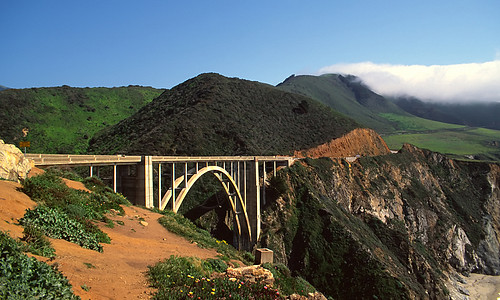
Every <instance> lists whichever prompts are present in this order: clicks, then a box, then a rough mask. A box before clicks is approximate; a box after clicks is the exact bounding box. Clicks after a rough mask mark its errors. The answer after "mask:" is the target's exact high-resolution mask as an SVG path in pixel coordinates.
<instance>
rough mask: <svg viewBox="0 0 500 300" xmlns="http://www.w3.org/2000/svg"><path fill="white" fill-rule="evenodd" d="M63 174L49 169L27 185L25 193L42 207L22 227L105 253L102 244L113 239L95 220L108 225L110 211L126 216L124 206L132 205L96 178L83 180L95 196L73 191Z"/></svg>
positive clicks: (26, 181) (30, 180) (25, 185)
mask: <svg viewBox="0 0 500 300" xmlns="http://www.w3.org/2000/svg"><path fill="white" fill-rule="evenodd" d="M59 173H60V172H59ZM59 173H58V171H57V170H48V171H47V172H45V173H44V174H42V175H40V176H35V177H32V178H29V179H26V180H25V181H24V182H23V187H22V191H23V192H24V193H26V194H27V195H28V196H30V197H31V199H33V200H34V201H36V202H37V203H38V204H39V205H38V206H37V207H36V208H35V209H32V210H28V211H27V212H26V214H25V216H24V217H23V218H22V221H21V222H22V224H23V225H24V226H30V227H32V228H35V229H36V230H39V231H41V232H42V233H44V234H46V235H47V236H49V237H52V238H60V239H65V240H67V241H70V242H73V243H76V244H79V245H80V246H82V247H84V248H88V249H92V250H97V251H102V246H101V245H99V243H109V242H110V238H109V236H108V235H107V234H106V233H104V232H103V231H101V230H100V229H99V228H98V227H97V226H96V225H95V224H94V223H93V222H92V221H93V220H99V221H103V222H105V221H106V218H105V216H104V215H105V213H106V212H108V211H109V210H111V209H114V210H116V211H119V212H121V213H123V208H122V207H121V206H120V205H121V204H125V205H130V202H128V201H127V199H126V198H125V197H123V195H120V194H115V193H114V192H113V191H112V190H111V189H110V188H109V187H107V186H106V185H105V184H103V183H102V181H100V180H99V179H97V178H93V177H91V178H86V179H84V180H83V182H84V183H85V184H86V186H87V188H89V189H90V190H91V191H92V193H88V192H85V191H80V190H75V189H71V188H69V187H68V186H66V184H64V182H63V181H62V179H61V178H60V177H59V176H58V175H60V174H59ZM76 178H77V177H76ZM29 230H32V229H29ZM35 251H38V250H35Z"/></svg>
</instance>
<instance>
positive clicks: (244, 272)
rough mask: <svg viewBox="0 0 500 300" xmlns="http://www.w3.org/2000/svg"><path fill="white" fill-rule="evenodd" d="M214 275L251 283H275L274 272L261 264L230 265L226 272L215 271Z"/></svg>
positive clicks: (269, 284)
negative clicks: (246, 265)
mask: <svg viewBox="0 0 500 300" xmlns="http://www.w3.org/2000/svg"><path fill="white" fill-rule="evenodd" d="M213 277H215V278H217V277H228V278H234V279H237V280H241V281H245V282H250V283H256V282H261V283H263V284H265V285H267V286H273V284H274V276H273V273H271V271H269V270H267V269H265V268H263V267H261V266H259V265H254V266H248V267H241V268H231V267H229V268H227V270H226V272H225V273H214V275H213Z"/></svg>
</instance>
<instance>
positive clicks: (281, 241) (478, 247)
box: [261, 145, 500, 299]
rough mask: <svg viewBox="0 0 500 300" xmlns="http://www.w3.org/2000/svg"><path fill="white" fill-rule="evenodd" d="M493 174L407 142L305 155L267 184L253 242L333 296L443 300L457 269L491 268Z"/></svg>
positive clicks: (498, 220)
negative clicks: (387, 148) (352, 154)
mask: <svg viewBox="0 0 500 300" xmlns="http://www.w3.org/2000/svg"><path fill="white" fill-rule="evenodd" d="M499 180H500V167H499V166H498V165H495V164H483V163H466V162H459V161H454V160H450V159H447V158H446V157H445V156H443V155H441V154H438V153H433V152H429V151H425V150H420V149H418V148H415V147H413V146H410V145H405V146H404V147H403V149H402V150H401V151H400V152H399V153H398V154H389V155H384V156H378V157H362V158H360V159H358V160H357V161H355V162H354V163H352V164H350V163H348V162H346V161H345V160H343V159H328V158H323V159H305V160H302V161H300V162H297V163H295V165H294V166H292V167H291V168H290V169H287V170H283V171H281V172H280V173H279V174H278V176H277V177H276V178H273V179H272V180H271V186H270V189H271V191H273V193H268V194H270V195H271V196H272V197H270V198H269V199H267V201H268V205H267V207H266V208H265V213H264V216H263V224H264V229H263V235H262V239H261V244H262V245H263V246H267V247H269V248H271V249H273V250H275V253H276V256H277V259H278V261H280V262H283V263H285V264H287V265H289V267H290V268H291V269H292V270H293V271H294V272H296V273H298V274H301V275H302V276H304V277H305V278H306V279H308V280H309V281H310V282H311V283H312V284H314V285H315V286H316V287H318V288H319V289H320V290H322V291H323V292H324V293H325V294H327V295H330V296H333V297H334V298H368V297H369V298H371V297H372V296H373V295H376V296H377V297H379V298H381V297H382V298H400V297H403V298H423V299H435V298H437V299H444V298H449V297H450V295H451V296H454V295H455V296H456V295H458V293H459V291H458V288H457V287H456V286H457V285H456V281H457V280H461V279H460V277H461V275H459V274H463V275H467V274H468V273H470V272H477V273H485V274H495V275H497V274H500V264H499V255H500V252H499V238H498V237H499V232H500V231H499V230H500V208H499V201H500V190H499V186H500V184H499V183H500V182H499Z"/></svg>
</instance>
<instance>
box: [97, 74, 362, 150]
mask: <svg viewBox="0 0 500 300" xmlns="http://www.w3.org/2000/svg"><path fill="white" fill-rule="evenodd" d="M358 127H361V126H360V125H359V124H358V123H356V122H355V121H354V120H352V119H349V118H347V117H345V116H343V115H341V114H340V113H337V112H335V111H333V110H332V109H331V108H329V107H327V106H325V105H323V104H321V103H319V102H317V101H315V100H313V99H310V98H307V97H304V96H301V95H297V94H293V93H288V92H285V91H282V90H280V89H277V88H275V87H273V86H271V85H267V84H263V83H260V82H255V81H248V80H243V79H237V78H228V77H224V76H222V75H219V74H215V73H206V74H201V75H198V76H196V77H194V78H192V79H189V80H187V81H185V82H183V83H181V84H179V85H177V86H176V87H174V88H172V89H170V90H167V91H165V92H164V93H162V95H160V96H159V97H158V98H156V99H155V100H154V101H153V102H152V103H150V104H148V105H146V106H145V107H143V108H142V109H141V110H139V111H138V112H137V113H136V114H134V115H133V116H131V117H130V118H128V119H126V120H123V121H122V122H120V123H118V124H117V125H115V126H113V127H110V128H107V129H105V130H103V131H101V132H100V133H99V134H97V135H96V136H95V137H94V138H93V139H92V140H91V142H90V147H89V150H90V151H91V152H93V153H127V154H136V153H142V154H145V153H146V154H154V155H276V154H291V153H292V152H293V151H294V150H296V149H302V148H310V147H313V146H316V145H319V144H322V143H325V142H328V141H330V140H331V139H333V138H337V137H340V136H342V135H343V134H346V133H347V132H349V131H351V130H352V129H354V128H358ZM122 144H123V145H122Z"/></svg>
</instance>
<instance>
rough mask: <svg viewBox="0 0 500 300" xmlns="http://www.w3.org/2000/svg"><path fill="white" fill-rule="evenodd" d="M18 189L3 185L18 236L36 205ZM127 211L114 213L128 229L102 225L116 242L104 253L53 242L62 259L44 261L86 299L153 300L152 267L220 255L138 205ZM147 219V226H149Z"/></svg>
mask: <svg viewBox="0 0 500 300" xmlns="http://www.w3.org/2000/svg"><path fill="white" fill-rule="evenodd" d="M70 184H71V183H70ZM18 187H20V185H19V184H17V183H14V182H9V181H0V230H3V231H9V233H10V234H11V235H12V236H13V237H20V236H22V231H23V228H22V227H21V226H19V225H16V223H17V219H19V218H21V217H22V216H23V215H24V211H25V210H26V209H27V208H30V207H34V206H35V203H34V202H33V201H31V200H30V199H29V197H27V196H26V195H25V194H24V193H22V192H19V191H17V188H18ZM124 209H125V215H124V216H119V215H116V214H115V215H109V218H110V219H112V220H115V221H121V222H123V225H119V224H116V222H115V226H114V228H109V227H106V226H104V225H105V224H103V223H101V224H98V225H99V227H100V228H101V229H102V230H103V231H104V232H106V233H107V234H108V235H109V237H110V238H111V244H103V246H104V251H103V253H99V252H96V251H92V250H87V249H83V248H81V247H79V246H77V245H75V244H72V243H69V242H66V241H63V240H54V239H51V242H52V245H53V247H54V248H55V249H56V255H57V257H56V259H54V260H52V261H48V260H47V259H46V258H39V259H41V260H44V261H47V263H49V264H55V265H57V266H58V268H59V270H61V271H62V273H63V274H64V275H65V276H66V277H67V278H68V279H69V281H70V283H71V284H72V285H73V291H74V292H75V294H76V295H79V296H80V297H82V299H148V298H149V297H150V295H151V293H152V292H153V290H152V289H151V288H149V287H148V284H147V282H146V277H145V272H146V271H147V269H148V266H149V265H153V264H155V263H156V262H158V261H160V260H162V259H164V258H168V257H170V255H179V256H195V257H199V258H208V257H216V256H217V252H215V251H214V250H208V249H201V248H199V247H197V246H196V245H194V244H191V243H190V242H188V241H187V240H185V239H184V238H181V237H179V236H177V235H175V234H173V233H171V232H169V231H167V230H165V229H164V228H163V227H162V226H161V225H160V224H159V223H158V222H157V219H158V218H160V217H161V215H160V214H156V213H152V212H150V211H148V210H145V209H141V208H138V207H133V206H132V207H124ZM141 221H143V222H147V226H144V225H146V224H145V223H143V224H144V225H143V224H141ZM121 222H120V223H121ZM86 290H88V291H86Z"/></svg>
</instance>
